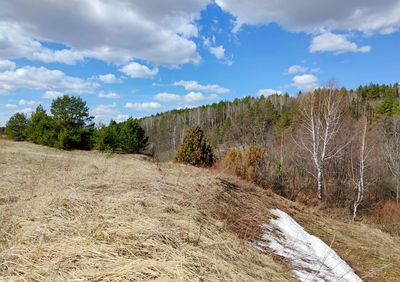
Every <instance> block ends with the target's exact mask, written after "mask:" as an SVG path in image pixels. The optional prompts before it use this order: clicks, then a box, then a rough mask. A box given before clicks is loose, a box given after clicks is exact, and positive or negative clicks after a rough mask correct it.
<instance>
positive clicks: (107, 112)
mask: <svg viewBox="0 0 400 282" xmlns="http://www.w3.org/2000/svg"><path fill="white" fill-rule="evenodd" d="M90 114H91V115H93V116H94V121H95V122H96V123H100V122H101V123H108V122H110V120H115V121H116V122H121V121H125V120H127V119H128V118H129V116H128V115H125V114H122V113H121V112H120V111H119V110H118V109H117V104H116V103H112V104H107V105H97V106H95V107H94V108H93V109H92V110H91V111H90Z"/></svg>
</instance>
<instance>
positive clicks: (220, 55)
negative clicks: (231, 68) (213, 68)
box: [208, 45, 225, 60]
mask: <svg viewBox="0 0 400 282" xmlns="http://www.w3.org/2000/svg"><path fill="white" fill-rule="evenodd" d="M208 50H209V51H210V53H211V54H213V55H214V56H215V58H217V59H218V60H222V59H224V58H225V48H224V46H222V45H220V46H217V47H210V48H209V49H208Z"/></svg>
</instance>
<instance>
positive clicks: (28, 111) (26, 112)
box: [14, 107, 34, 114]
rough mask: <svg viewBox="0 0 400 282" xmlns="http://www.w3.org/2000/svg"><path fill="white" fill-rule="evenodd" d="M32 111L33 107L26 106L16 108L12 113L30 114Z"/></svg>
mask: <svg viewBox="0 0 400 282" xmlns="http://www.w3.org/2000/svg"><path fill="white" fill-rule="evenodd" d="M32 112H34V109H32V108H29V107H28V108H23V109H20V110H16V111H15V112H14V113H22V114H31V113H32Z"/></svg>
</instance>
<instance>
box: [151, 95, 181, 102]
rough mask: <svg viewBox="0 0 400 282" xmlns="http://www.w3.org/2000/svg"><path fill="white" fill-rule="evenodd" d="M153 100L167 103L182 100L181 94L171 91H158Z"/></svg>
mask: <svg viewBox="0 0 400 282" xmlns="http://www.w3.org/2000/svg"><path fill="white" fill-rule="evenodd" d="M154 100H156V101H160V102H167V103H178V102H180V101H181V100H182V96H180V95H178V94H173V93H166V92H162V93H158V94H156V95H155V96H154Z"/></svg>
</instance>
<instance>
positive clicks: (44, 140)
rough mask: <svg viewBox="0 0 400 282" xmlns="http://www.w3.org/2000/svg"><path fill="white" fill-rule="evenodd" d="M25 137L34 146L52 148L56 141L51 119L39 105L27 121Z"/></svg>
mask: <svg viewBox="0 0 400 282" xmlns="http://www.w3.org/2000/svg"><path fill="white" fill-rule="evenodd" d="M26 135H27V138H28V140H30V141H32V142H33V143H36V144H41V145H48V146H54V143H55V142H56V140H57V135H56V132H55V125H54V122H53V119H52V118H51V117H49V116H48V115H47V113H46V111H45V110H44V109H43V107H42V106H41V105H39V106H38V107H37V108H36V110H35V112H34V113H33V114H32V117H31V118H30V119H29V121H28V125H27V129H26Z"/></svg>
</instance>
